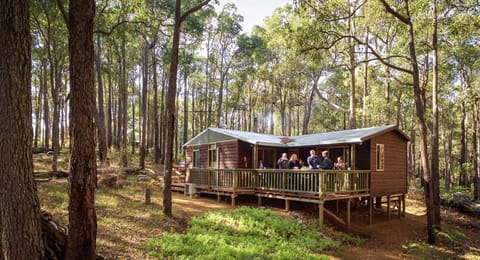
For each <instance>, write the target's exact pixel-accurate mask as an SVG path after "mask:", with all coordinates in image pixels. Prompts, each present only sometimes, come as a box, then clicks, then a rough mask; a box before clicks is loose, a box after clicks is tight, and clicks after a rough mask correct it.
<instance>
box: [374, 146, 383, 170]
mask: <svg viewBox="0 0 480 260" xmlns="http://www.w3.org/2000/svg"><path fill="white" fill-rule="evenodd" d="M375 170H376V171H385V145H384V144H376V151H375Z"/></svg>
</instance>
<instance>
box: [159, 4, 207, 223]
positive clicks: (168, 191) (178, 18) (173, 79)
mask: <svg viewBox="0 0 480 260" xmlns="http://www.w3.org/2000/svg"><path fill="white" fill-rule="evenodd" d="M209 2H210V0H205V1H203V2H201V3H199V4H197V5H196V6H194V7H192V8H191V9H189V10H188V11H186V12H185V13H184V14H182V10H181V8H182V1H181V0H176V1H175V20H174V25H173V37H172V55H171V60H170V71H169V76H168V89H167V97H166V102H165V103H166V109H167V111H166V113H165V117H166V121H167V125H166V151H165V176H164V188H163V213H164V214H165V215H167V216H169V217H171V216H172V187H171V185H172V166H173V152H174V151H173V142H174V141H175V140H174V139H175V124H176V123H175V122H176V120H175V114H176V108H175V101H176V96H177V72H178V71H177V70H178V49H179V44H180V30H181V25H182V22H184V21H185V19H186V18H187V17H188V16H189V15H191V14H192V13H194V12H196V11H198V10H200V9H201V8H202V7H203V6H205V5H207V4H208V3H209Z"/></svg>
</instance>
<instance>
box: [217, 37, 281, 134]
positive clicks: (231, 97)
mask: <svg viewBox="0 0 480 260" xmlns="http://www.w3.org/2000/svg"><path fill="white" fill-rule="evenodd" d="M257 29H258V28H257ZM257 29H254V31H253V32H252V35H251V36H249V35H247V34H242V35H239V36H238V37H237V44H236V45H237V47H236V51H235V53H234V57H233V66H232V67H234V68H235V69H234V70H232V77H233V83H232V84H231V85H230V87H229V94H228V95H227V100H226V109H225V113H226V117H227V118H230V121H229V122H226V124H227V125H228V126H229V127H230V128H231V129H243V130H248V131H250V130H251V124H250V121H251V120H250V119H255V118H256V120H257V125H256V126H255V127H256V129H253V131H262V129H263V127H261V128H262V129H259V126H260V125H258V123H262V122H265V121H266V120H265V118H266V117H267V113H266V111H265V110H264V112H263V114H259V112H258V110H259V106H260V107H264V108H265V103H267V104H269V103H270V104H271V102H261V99H262V96H264V95H265V92H266V89H265V86H264V85H262V84H260V82H259V79H260V75H258V74H261V70H259V69H260V66H261V65H262V64H263V63H264V62H266V60H267V59H268V55H269V52H268V49H267V46H266V41H265V39H264V38H263V37H262V36H261V35H258V34H257V32H256V30H257ZM246 108H248V115H249V116H248V117H249V120H246V119H243V120H242V116H245V115H246V114H245V109H246ZM242 121H248V124H247V125H244V124H241V122H242Z"/></svg>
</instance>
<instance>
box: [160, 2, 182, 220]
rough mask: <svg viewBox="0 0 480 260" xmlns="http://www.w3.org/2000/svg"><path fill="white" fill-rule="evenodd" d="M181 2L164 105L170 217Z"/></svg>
mask: <svg viewBox="0 0 480 260" xmlns="http://www.w3.org/2000/svg"><path fill="white" fill-rule="evenodd" d="M181 5H182V4H181V0H176V1H175V22H174V26H173V40H172V55H171V60H170V73H169V76H168V89H167V98H166V100H165V103H166V109H167V110H166V113H165V117H166V122H167V124H166V143H167V147H166V150H165V176H164V187H163V213H164V214H165V215H167V216H169V217H171V216H172V191H171V185H172V166H173V142H174V140H173V139H174V138H175V134H174V131H175V98H176V96H177V68H178V45H179V41H180V25H181V21H180V14H181Z"/></svg>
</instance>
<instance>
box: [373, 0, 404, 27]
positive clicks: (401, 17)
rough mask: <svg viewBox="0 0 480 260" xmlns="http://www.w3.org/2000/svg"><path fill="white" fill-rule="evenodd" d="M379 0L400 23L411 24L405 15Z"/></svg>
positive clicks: (383, 0)
mask: <svg viewBox="0 0 480 260" xmlns="http://www.w3.org/2000/svg"><path fill="white" fill-rule="evenodd" d="M380 2H381V3H382V4H383V6H384V7H385V9H386V10H387V12H389V13H390V14H392V15H393V16H395V17H397V19H398V20H400V21H401V22H402V23H404V24H411V21H410V19H409V18H408V17H405V16H403V15H401V14H400V13H399V12H397V11H395V10H394V9H393V8H392V7H391V6H390V5H389V4H388V3H387V2H386V1H385V0H380Z"/></svg>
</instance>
